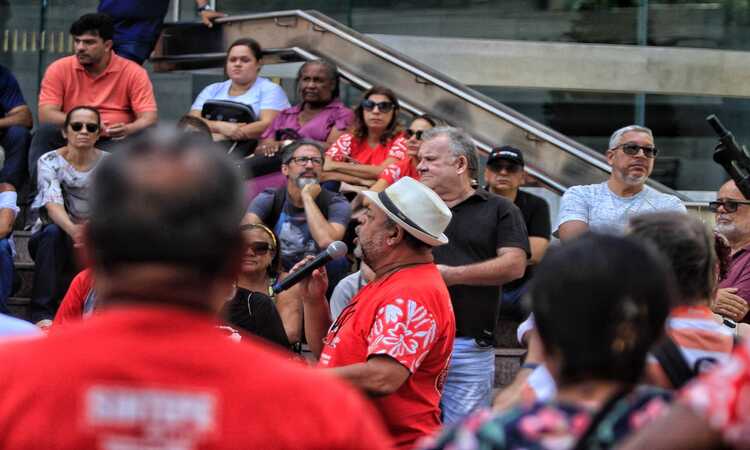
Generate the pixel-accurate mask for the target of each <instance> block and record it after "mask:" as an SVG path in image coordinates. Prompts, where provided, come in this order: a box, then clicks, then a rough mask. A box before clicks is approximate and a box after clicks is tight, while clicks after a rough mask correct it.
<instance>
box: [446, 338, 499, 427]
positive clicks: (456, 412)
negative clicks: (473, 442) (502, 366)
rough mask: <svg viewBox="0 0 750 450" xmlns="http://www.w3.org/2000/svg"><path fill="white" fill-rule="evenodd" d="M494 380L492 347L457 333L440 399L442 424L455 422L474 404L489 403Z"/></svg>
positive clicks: (464, 415) (475, 407) (486, 404)
mask: <svg viewBox="0 0 750 450" xmlns="http://www.w3.org/2000/svg"><path fill="white" fill-rule="evenodd" d="M494 382H495V348H494V347H492V346H489V347H480V346H479V345H478V344H477V341H476V340H475V339H474V338H466V337H457V338H456V340H455V341H454V342H453V353H452V355H451V362H450V365H449V366H448V376H447V377H446V379H445V387H444V388H443V396H442V398H441V399H440V409H441V410H442V411H443V424H444V425H452V424H455V423H457V422H459V421H460V420H461V419H463V418H464V417H466V416H467V415H468V414H470V413H471V412H473V411H474V410H476V409H477V408H481V407H487V406H490V402H491V401H492V386H493V385H494Z"/></svg>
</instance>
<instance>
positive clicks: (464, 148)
mask: <svg viewBox="0 0 750 450" xmlns="http://www.w3.org/2000/svg"><path fill="white" fill-rule="evenodd" d="M441 136H445V137H446V138H447V139H448V148H450V150H451V154H452V155H453V156H455V157H456V158H458V157H459V156H463V157H465V158H466V161H467V162H468V165H469V175H470V176H471V177H472V178H474V176H475V173H476V171H477V169H478V167H479V158H478V157H477V148H476V147H475V146H474V141H473V140H472V139H471V136H469V134H468V133H467V132H465V131H464V130H462V129H460V128H456V127H435V128H430V129H429V130H426V131H425V132H424V133H423V134H422V142H427V141H431V140H433V139H437V138H439V137H441Z"/></svg>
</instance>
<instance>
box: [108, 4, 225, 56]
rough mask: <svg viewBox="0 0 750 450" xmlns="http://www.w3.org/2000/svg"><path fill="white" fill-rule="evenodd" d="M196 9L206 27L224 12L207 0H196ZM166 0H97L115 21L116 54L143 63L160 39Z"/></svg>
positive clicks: (166, 5)
mask: <svg viewBox="0 0 750 450" xmlns="http://www.w3.org/2000/svg"><path fill="white" fill-rule="evenodd" d="M195 5H196V10H197V12H198V14H199V15H200V17H201V21H202V22H203V24H204V25H206V26H207V27H209V28H210V27H212V26H213V24H212V23H211V21H212V20H214V19H215V18H217V17H222V16H224V14H223V13H220V12H218V11H214V10H213V8H211V6H210V5H209V4H208V0H195ZM168 7H169V0H128V1H123V0H99V7H98V8H97V11H98V12H100V13H104V14H107V15H109V16H110V17H112V20H114V22H115V36H114V39H113V41H114V46H113V50H114V51H115V53H117V54H118V55H120V56H122V57H124V58H128V59H130V60H132V61H135V62H136V63H138V64H143V62H144V61H145V60H147V59H148V57H149V55H151V51H152V50H153V49H154V46H155V45H156V41H157V40H158V39H159V34H160V33H161V28H162V25H163V24H164V16H165V15H166V14H167V8H168Z"/></svg>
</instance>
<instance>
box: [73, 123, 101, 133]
mask: <svg viewBox="0 0 750 450" xmlns="http://www.w3.org/2000/svg"><path fill="white" fill-rule="evenodd" d="M84 125H85V126H86V131H88V132H89V133H96V132H97V131H99V125H98V124H96V123H86V124H84V123H81V122H73V123H71V124H70V128H72V129H73V131H75V132H76V133H77V132H79V131H81V130H82V129H83V126H84Z"/></svg>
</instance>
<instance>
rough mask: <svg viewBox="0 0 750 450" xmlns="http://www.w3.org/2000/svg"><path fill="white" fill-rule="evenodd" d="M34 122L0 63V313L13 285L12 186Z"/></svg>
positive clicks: (20, 176) (19, 177)
mask: <svg viewBox="0 0 750 450" xmlns="http://www.w3.org/2000/svg"><path fill="white" fill-rule="evenodd" d="M33 125H34V120H33V118H32V116H31V110H30V109H29V107H28V106H27V105H26V101H24V99H23V94H22V93H21V88H20V87H19V86H18V81H17V80H16V77H14V76H13V74H12V73H11V72H10V71H9V70H8V69H7V68H5V67H4V66H2V65H0V147H2V149H3V150H4V151H5V165H3V166H2V170H0V313H6V314H7V313H9V311H8V308H7V300H8V297H10V295H11V291H12V289H13V253H14V252H13V242H12V240H11V232H12V231H13V222H15V220H16V214H17V213H18V206H17V205H16V204H17V200H16V190H17V189H19V188H20V187H21V183H23V181H24V179H25V176H26V158H27V153H28V151H29V143H30V142H31V134H30V133H29V130H30V129H31V127H32V126H33Z"/></svg>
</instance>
